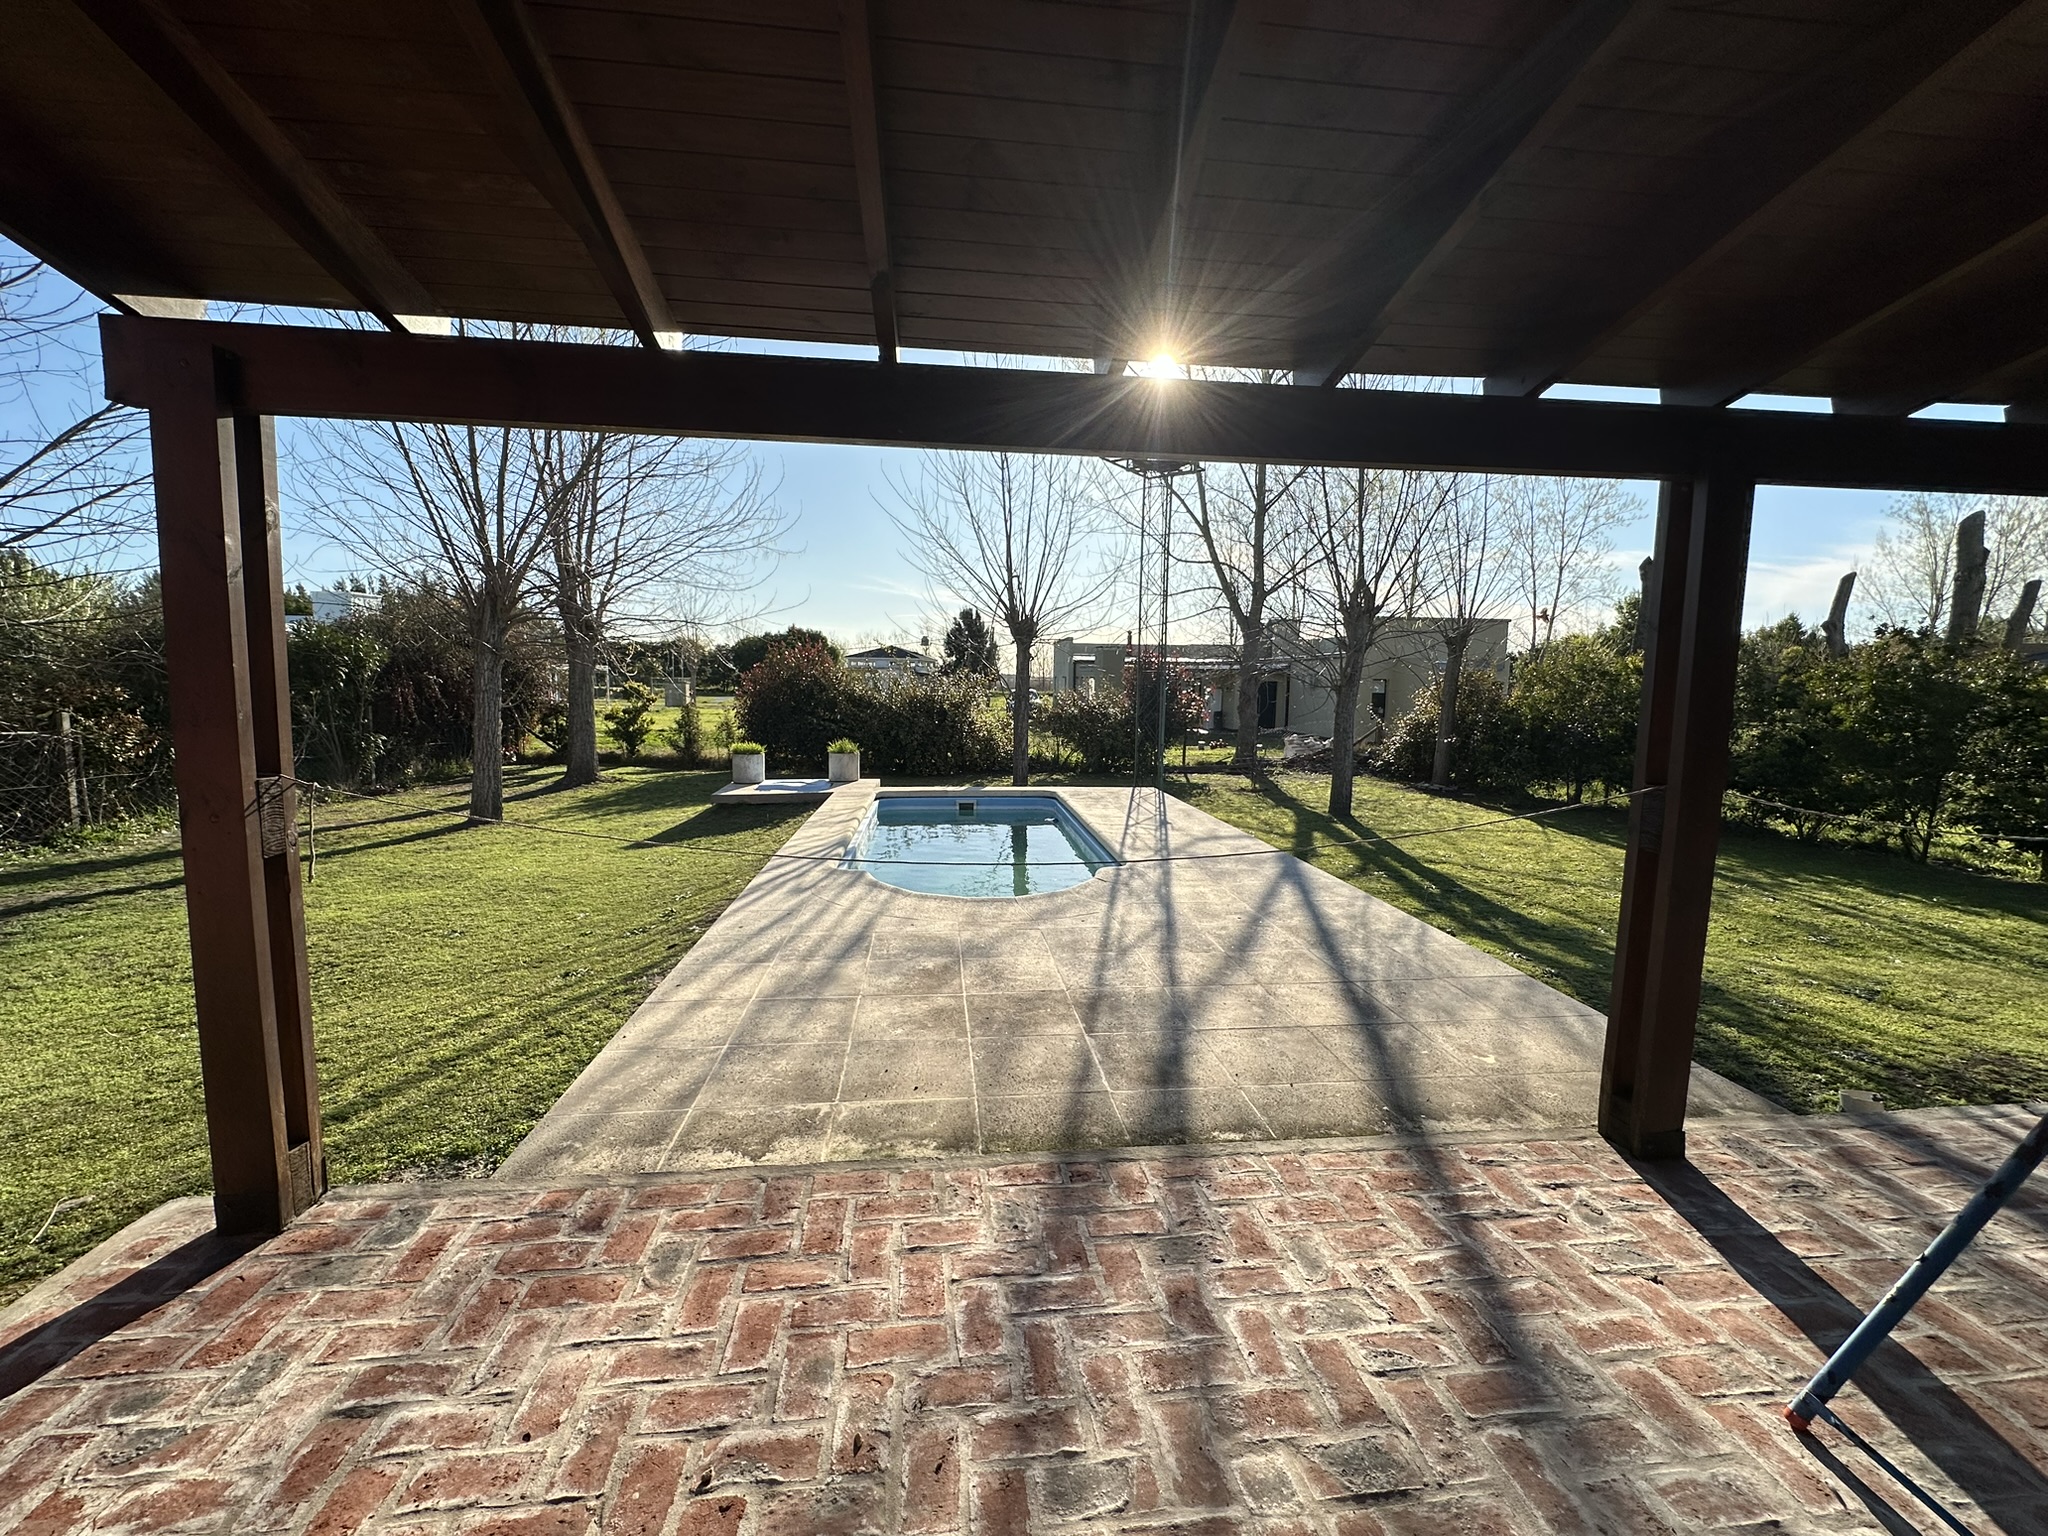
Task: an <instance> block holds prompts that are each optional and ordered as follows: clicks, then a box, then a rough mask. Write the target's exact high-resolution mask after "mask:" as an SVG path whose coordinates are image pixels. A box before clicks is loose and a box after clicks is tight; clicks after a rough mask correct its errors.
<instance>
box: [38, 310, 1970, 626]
mask: <svg viewBox="0 0 2048 1536" xmlns="http://www.w3.org/2000/svg"><path fill="white" fill-rule="evenodd" d="M48 281H49V283H50V284H51V290H50V291H51V293H52V295H53V296H55V295H62V294H65V293H69V294H72V295H75V294H76V290H75V289H71V288H70V285H69V284H66V283H64V282H63V280H62V279H59V278H55V277H52V278H50V279H49V280H48ZM91 303H92V301H91V300H90V299H88V298H85V297H83V296H78V312H79V313H80V314H81V316H83V315H86V314H89V313H90V310H91ZM75 336H76V340H77V341H78V343H79V346H78V348H77V363H78V366H76V367H72V368H60V369H57V370H54V371H52V372H50V373H47V374H44V375H42V376H39V377H37V378H36V379H34V380H33V381H32V385H31V388H30V390H29V391H28V393H27V394H26V395H23V396H17V397H15V398H13V399H4V398H0V427H4V430H5V431H6V433H7V435H9V436H16V435H20V433H21V432H22V431H24V430H25V428H26V424H27V422H28V420H29V418H30V417H31V415H35V416H40V417H41V418H42V419H44V420H46V421H47V420H54V419H57V418H59V417H63V416H65V415H66V413H67V412H69V411H71V410H73V409H75V408H84V409H89V408H90V407H91V403H92V402H93V400H94V399H95V398H96V396H97V392H98V387H99V380H98V374H97V367H96V360H95V359H94V357H93V356H92V350H93V349H92V338H91V334H90V327H89V325H87V324H81V326H80V327H79V328H78V330H77V331H76V333H75ZM733 345H740V346H745V347H746V348H747V349H748V350H756V349H758V350H763V351H767V350H775V351H785V350H787V351H794V350H799V349H797V348H793V347H783V346H779V345H776V344H772V343H760V344H748V343H735V344H733ZM812 350H818V351H823V350H827V349H812ZM840 350H841V351H842V352H846V353H847V355H862V354H861V353H859V352H852V351H849V350H848V349H840ZM866 355H870V356H871V355H872V353H868V354H866ZM934 360H936V359H934ZM1555 393H1561V394H1571V395H1575V396H1582V397H1593V398H1620V399H1641V398H1643V397H1644V393H1645V392H1642V391H1612V390H1593V389H1584V388H1570V389H1562V390H1559V391H1555ZM1788 403H1789V402H1788ZM1941 413H1942V414H1950V412H1947V411H1943V412H1941ZM1965 413H1966V412H1964V411H1962V410H1961V409H1958V410H1957V411H1955V412H1954V414H1965ZM1968 414H1974V413H1968ZM311 446H312V445H311V443H310V442H309V434H308V433H307V431H306V429H305V428H303V427H294V426H293V425H292V424H288V423H281V424H280V449H281V450H282V453H281V465H280V469H281V473H282V477H283V480H284V484H283V485H282V487H281V489H282V490H283V492H284V497H283V500H284V520H285V530H286V562H287V568H288V572H289V576H290V579H292V580H294V581H303V582H305V583H306V584H307V585H308V586H318V585H322V584H324V583H327V582H329V581H332V580H334V579H336V578H338V577H341V576H343V575H345V574H347V573H348V572H349V571H351V570H352V569H356V568H357V565H356V564H352V563H351V561H350V560H349V558H348V555H347V553H346V551H343V550H340V549H337V548H335V547H333V546H332V545H330V544H328V543H326V542H325V541H324V540H323V539H322V538H321V537H320V535H319V534H318V532H317V530H316V529H315V528H314V527H313V526H312V524H311V521H310V519H309V518H308V516H307V515H306V507H305V503H304V499H303V497H302V496H301V495H299V494H296V492H297V490H298V486H297V485H296V484H295V482H297V481H298V480H299V473H298V471H297V467H296V465H297V463H298V462H300V461H303V459H304V457H305V455H306V454H307V453H308V451H309V449H310V448H311ZM742 451H743V452H744V453H746V454H748V455H749V456H751V457H752V458H753V459H754V460H755V461H757V462H758V463H759V464H760V466H761V468H762V470H763V472H764V478H765V479H766V481H767V482H768V483H769V484H770V485H772V486H774V487H775V495H776V499H777V501H778V503H779V504H780V506H781V507H782V508H784V509H785V510H786V511H787V512H789V513H791V514H793V518H794V525H793V528H792V531H791V534H790V536H789V540H788V544H789V553H788V555H787V556H786V557H785V558H784V559H783V560H782V561H781V562H780V563H779V565H778V566H777V567H776V569H775V570H774V571H773V572H772V574H770V575H769V576H768V577H767V578H766V580H765V582H764V584H763V587H762V590H761V591H760V592H759V593H757V594H755V595H754V600H753V602H752V604H751V606H752V607H754V608H756V609H759V610H763V611H768V612H770V615H771V618H772V622H774V623H775V624H777V625H780V624H785V623H802V624H808V625H811V626H814V627H817V628H820V629H824V630H827V631H828V632H831V633H833V634H835V635H836V636H838V637H840V638H841V639H845V640H852V639H855V638H859V637H866V636H888V637H906V638H909V639H911V640H913V641H914V640H915V639H916V638H917V636H918V633H919V631H920V629H921V628H922V627H924V626H923V623H922V620H923V616H924V614H925V613H926V612H927V611H928V609H929V607H930V605H929V604H928V603H927V602H926V600H925V597H924V594H923V590H922V583H921V582H920V581H919V579H918V577H917V576H916V574H915V573H914V572H912V571H911V570H910V569H909V568H908V567H907V565H906V564H905V562H904V561H903V559H902V557H901V554H900V540H899V537H898V534H897V530H896V528H895V526H894V525H893V524H892V523H891V522H890V520H889V517H888V514H887V512H886V510H885V506H886V504H887V502H888V500H889V494H890V493H889V485H888V479H887V476H888V474H889V473H890V472H891V471H892V470H893V472H894V473H896V474H897V475H898V476H899V477H900V476H901V475H902V474H903V473H905V472H906V471H912V470H914V467H915V461H916V459H917V457H918V455H917V454H916V453H914V452H912V451H909V450H899V449H875V448H842V447H829V446H823V445H810V444H797V445H784V444H755V445H748V446H746V447H745V448H744V449H743V450H742ZM1630 488H1631V489H1632V490H1634V491H1635V492H1636V493H1637V496H1638V500H1639V503H1640V506H1641V515H1640V516H1639V517H1638V518H1637V519H1636V520H1635V521H1634V522H1633V523H1631V524H1629V525H1628V526H1626V527H1623V528H1621V529H1620V530H1618V531H1617V533H1616V535H1615V540H1614V542H1615V561H1616V564H1617V566H1618V568H1619V569H1620V570H1622V571H1624V572H1628V573H1631V574H1632V573H1633V571H1634V568H1635V566H1636V564H1637V563H1638V562H1639V561H1640V560H1641V559H1642V557H1643V556H1644V555H1645V554H1647V553H1648V552H1649V550H1650V546H1651V542H1652V538H1653V534H1654V525H1655V488H1654V486H1653V485H1651V484H1650V483H1648V482H1643V483H1639V484H1633V485H1631V487H1630ZM1888 500H1889V497H1888V496H1887V495H1886V494H1885V493H1882V492H1874V491H1831V490H1813V489H1804V488H1794V487H1782V486H1767V487H1763V488H1761V489H1760V490H1759V491H1758V495H1757V507H1756V523H1755V532H1754V535H1753V540H1752V548H1751V558H1750V575H1749V588H1748V603H1747V609H1746V613H1745V620H1746V622H1747V623H1748V624H1750V625H1755V624H1759V623H1766V622H1769V621H1770V620H1773V619H1776V618H1779V617H1782V616H1783V615H1784V614H1786V613H1788V612H1793V611H1797V612H1799V613H1801V614H1802V615H1804V616H1805V617H1807V618H1808V619H1809V620H1814V619H1817V618H1818V617H1819V615H1820V614H1821V613H1822V612H1824V611H1825V609H1826V607H1827V603H1828V600H1829V598H1830V597H1831V595H1832V594H1833V591H1834V586H1835V582H1836V581H1837V579H1838V578H1839V577H1840V575H1841V573H1842V572H1843V571H1845V570H1848V569H1850V568H1852V567H1853V566H1854V565H1855V564H1856V563H1857V561H1858V560H1859V559H1860V558H1861V557H1862V555H1863V554H1864V553H1865V552H1867V551H1868V549H1869V547H1870V544H1871V541H1872V539H1873V537H1874V536H1875V534H1876V533H1877V531H1878V528H1879V527H1880V525H1881V523H1882V519H1883V514H1884V509H1885V505H1886V503H1887V501H1888Z"/></svg>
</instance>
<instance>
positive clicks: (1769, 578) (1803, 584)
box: [1742, 544, 1868, 629]
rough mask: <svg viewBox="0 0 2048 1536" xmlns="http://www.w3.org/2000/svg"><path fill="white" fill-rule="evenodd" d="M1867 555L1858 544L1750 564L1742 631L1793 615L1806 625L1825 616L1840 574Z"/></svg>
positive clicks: (1852, 567) (1743, 607)
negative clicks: (1796, 615) (1791, 558)
mask: <svg viewBox="0 0 2048 1536" xmlns="http://www.w3.org/2000/svg"><path fill="white" fill-rule="evenodd" d="M1867 552H1868V550H1867V546H1864V545H1861V544H1837V545H1833V546H1831V547H1830V548H1828V549H1825V550H1822V551H1821V552H1819V553H1817V554H1812V555H1805V556H1801V557H1800V558H1798V559H1794V560H1752V561H1751V562H1750V566H1749V580H1748V584H1747V587H1746V589H1745V593H1744V600H1743V605H1742V623H1743V627H1744V628H1745V629H1754V628H1756V627H1757V626H1758V625H1760V624H1769V623H1772V622H1773V621H1775V620H1777V619H1782V618H1783V617H1785V615H1786V614H1788V613H1796V614H1798V615H1799V616H1800V617H1801V618H1802V619H1804V620H1806V622H1807V623H1809V624H1818V623H1819V622H1820V621H1821V620H1822V619H1823V618H1825V617H1826V616H1827V611H1828V605H1829V604H1830V603H1832V602H1833V601H1834V600H1835V585H1836V583H1838V582H1839V581H1840V580H1841V579H1842V573H1843V572H1845V571H1853V570H1855V569H1856V568H1857V567H1858V566H1859V565H1860V564H1861V563H1862V561H1863V557H1864V556H1865V554H1866V553H1867Z"/></svg>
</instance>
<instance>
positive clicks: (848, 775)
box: [827, 752, 860, 784]
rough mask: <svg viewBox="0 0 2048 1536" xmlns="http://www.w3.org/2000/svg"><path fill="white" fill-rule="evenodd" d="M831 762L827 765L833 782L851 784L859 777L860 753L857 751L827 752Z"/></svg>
mask: <svg viewBox="0 0 2048 1536" xmlns="http://www.w3.org/2000/svg"><path fill="white" fill-rule="evenodd" d="M828 755H829V756H830V758H831V762H830V763H829V764H828V765H827V769H828V772H829V773H830V774H831V778H832V782H833V783H834V784H851V783H853V781H854V780H856V779H858V778H859V777H860V754H859V753H858V752H833V753H830V754H828Z"/></svg>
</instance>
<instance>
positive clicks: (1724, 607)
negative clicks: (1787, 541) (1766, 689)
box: [1600, 468, 1756, 1158]
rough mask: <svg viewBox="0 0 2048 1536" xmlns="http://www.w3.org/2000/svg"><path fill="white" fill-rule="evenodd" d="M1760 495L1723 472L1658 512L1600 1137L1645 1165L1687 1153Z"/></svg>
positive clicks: (1669, 486)
mask: <svg viewBox="0 0 2048 1536" xmlns="http://www.w3.org/2000/svg"><path fill="white" fill-rule="evenodd" d="M1755 492H1756V487H1755V485H1754V484H1752V483H1751V482H1750V481H1748V480H1747V479H1745V478H1743V477H1740V476H1738V475H1733V474H1730V473H1728V472H1726V471H1725V470H1722V469H1719V468H1716V469H1714V470H1711V471H1709V472H1707V473H1705V474H1703V475H1701V476H1699V477H1697V478H1696V479H1693V480H1690V481H1672V482H1667V483H1666V484H1665V486H1664V489H1663V494H1662V496H1661V498H1660V500H1659V503H1658V508H1657V547H1656V554H1655V556H1654V559H1655V561H1656V564H1655V566H1654V567H1653V570H1652V583H1651V594H1652V597H1653V606H1654V608H1655V612H1654V613H1653V614H1651V615H1647V616H1646V619H1645V628H1646V630H1647V631H1648V635H1649V645H1648V649H1647V654H1646V656H1645V657H1644V669H1643V710H1642V719H1641V725H1640V726H1639V729H1638V735H1637V741H1636V773H1635V786H1634V787H1635V789H1636V791H1637V793H1636V796H1635V798H1634V800H1633V801H1632V802H1631V804H1630V807H1629V836H1628V848H1627V852H1626V855H1625V858H1624V862H1623V866H1622V895H1621V923H1620V927H1619V930H1618V931H1617V934H1616V938H1615V955H1614V984H1613V988H1612V991H1611V994H1610V996H1609V999H1608V1013H1607V1046H1606V1053H1605V1058H1604V1060H1603V1063H1602V1068H1601V1075H1600V1133H1601V1134H1602V1135H1603V1136H1605V1137H1607V1138H1608V1139H1609V1140H1610V1141H1612V1142H1614V1143H1615V1144H1616V1145H1617V1146H1619V1147H1620V1148H1621V1149H1622V1150H1623V1151H1625V1152H1628V1153H1631V1154H1633V1155H1634V1156H1637V1157H1648V1158H1672V1157H1682V1156H1683V1155H1684V1154H1685V1110H1686V1097H1687V1094H1688V1092H1689V1090H1690V1087H1691V1082H1692V1050H1693V1036H1694V1032H1695V1029H1696V1027H1697V1023H1698V1016H1699V1005H1700V987H1701V976H1702V972H1703V969H1704V967H1705V964H1706V953H1707V920H1708V915H1709V912H1710V909H1711V907H1712V903H1713V895H1714V859H1715V854H1716V851H1717V849H1718V847H1719V843H1720V834H1721V797H1722V794H1723V792H1724V791H1725V790H1726V788H1727V785H1728V733H1729V731H1730V729H1731V728H1732V727H1733V724H1734V718H1735V663H1736V654H1737V651H1738V650H1739V648H1740V645H1741V641H1742V589H1743V579H1744V575H1745V573H1746V570H1747V567H1748V564H1749V528H1750V512H1751V507H1752V504H1753V501H1754V497H1755Z"/></svg>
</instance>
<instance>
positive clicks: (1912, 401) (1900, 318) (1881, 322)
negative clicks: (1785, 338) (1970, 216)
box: [1815, 218, 2048, 416]
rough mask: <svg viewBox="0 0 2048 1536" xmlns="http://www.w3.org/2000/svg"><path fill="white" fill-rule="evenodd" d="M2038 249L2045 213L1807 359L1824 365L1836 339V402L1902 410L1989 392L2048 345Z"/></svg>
mask: <svg viewBox="0 0 2048 1536" xmlns="http://www.w3.org/2000/svg"><path fill="white" fill-rule="evenodd" d="M2044 256H2048V218H2044V219H2041V220H2039V221H2037V222H2036V223H2034V224H2032V225H2029V226H2028V227H2027V228H2025V229H2023V230H2020V231H2017V232H2015V233H2014V234H2013V235H2012V236H2011V237H2010V238H2009V239H2006V240H2003V241H2001V242H1999V244H1998V245H1997V246H1996V247H1994V248H1993V249H1992V250H1990V251H1987V252H1985V253H1984V254H1983V256H1982V257H1981V258H1980V259H1979V260H1977V261H1974V262H1971V263H1970V264H1969V265H1968V267H1967V269H1965V270H1959V271H1958V272H1956V273H1955V274H1954V275H1953V276H1951V277H1949V278H1948V279H1946V280H1945V281H1943V282H1940V283H1936V284H1930V285H1929V286H1928V287H1927V288H1926V289H1925V290H1923V291H1922V292H1920V293H1918V294H1916V295H1914V296H1913V302H1911V303H1910V304H1901V305H1899V306H1896V307H1895V308H1894V309H1893V310H1891V311H1890V312H1889V313H1887V314H1886V315H1884V316H1883V317H1881V319H1876V320H1873V321H1872V322H1871V323H1870V324H1869V325H1868V326H1863V327H1858V328H1857V331H1856V333H1855V334H1854V335H1852V336H1850V337H1846V338H1843V339H1842V341H1841V342H1839V343H1836V344H1832V345H1831V346H1830V347H1829V349H1828V350H1827V352H1824V353H1822V354H1821V355H1820V356H1818V357H1817V358H1816V359H1815V362H1816V363H1818V364H1819V365H1820V366H1821V367H1823V368H1826V367H1828V366H1829V365H1830V364H1831V362H1832V360H1833V359H1832V354H1833V353H1834V351H1835V347H1836V346H1840V347H1841V348H1842V349H1843V355H1844V358H1845V362H1846V367H1845V369H1844V370H1843V371H1844V372H1846V373H1847V374H1848V377H1847V378H1845V379H1843V380H1842V382H1841V383H1840V384H1839V385H1837V387H1836V388H1835V390H1834V405H1835V409H1836V410H1837V411H1840V412H1847V413H1850V414H1855V415H1875V416H1910V415H1911V414H1912V413H1913V412H1915V411H1917V410H1919V409H1921V408H1922V407H1923V406H1927V405H1932V404H1934V403H1935V402H1936V401H1939V400H1954V399H1977V400H1983V399H1987V398H1989V399H1993V400H1995V399H1996V398H1997V395H1996V394H1990V393H1987V392H1988V391H1991V390H1994V389H1995V388H1996V387H1997V386H1998V385H1999V383H2001V382H2002V381H2007V380H2018V379H2021V378H2023V377H2024V376H2025V374H2026V372H2027V369H2028V367H2029V365H2030V363H2031V361H2032V359H2033V358H2034V357H2036V356H2037V355H2038V354H2039V353H2040V352H2041V351H2042V350H2043V349H2044V348H2048V295H2044V294H2043V293H2042V291H2041V277H2040V273H2041V262H2042V260H2043V258H2044ZM1989 315H1995V316H1997V317H1998V318H1997V323H1996V324H1995V325H1994V324H1986V323H1984V322H1983V321H1982V320H1981V319H1978V318H1976V317H1981V316H1989Z"/></svg>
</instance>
